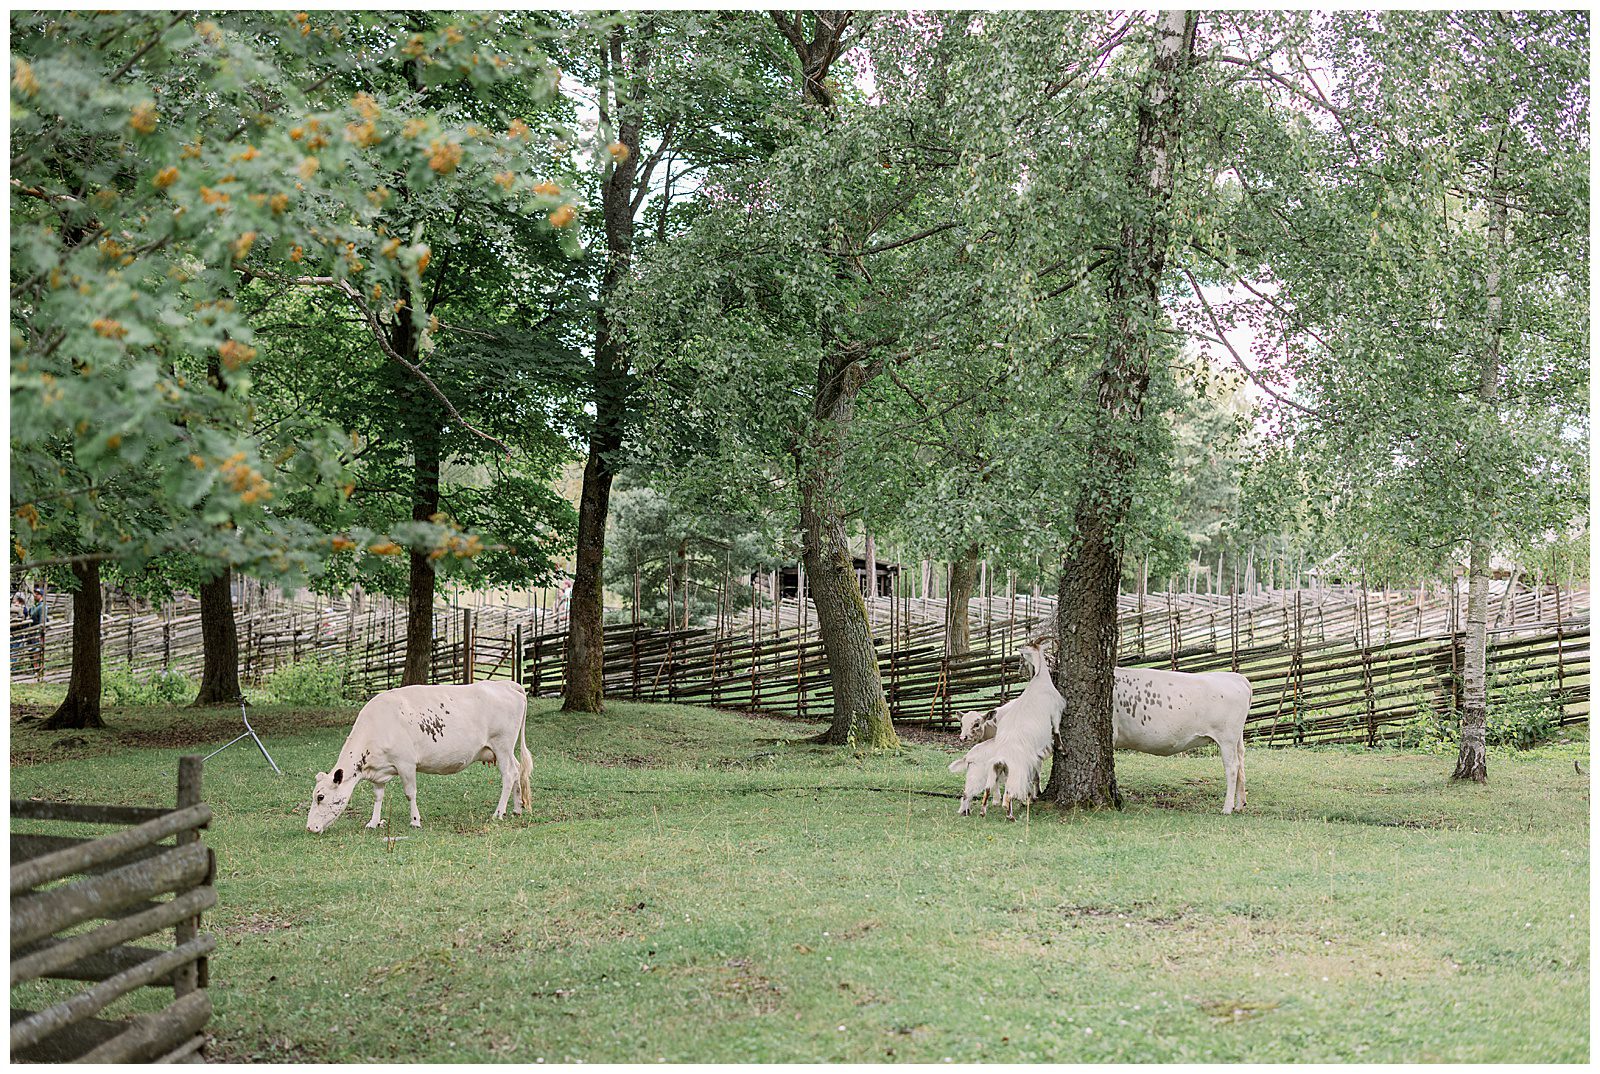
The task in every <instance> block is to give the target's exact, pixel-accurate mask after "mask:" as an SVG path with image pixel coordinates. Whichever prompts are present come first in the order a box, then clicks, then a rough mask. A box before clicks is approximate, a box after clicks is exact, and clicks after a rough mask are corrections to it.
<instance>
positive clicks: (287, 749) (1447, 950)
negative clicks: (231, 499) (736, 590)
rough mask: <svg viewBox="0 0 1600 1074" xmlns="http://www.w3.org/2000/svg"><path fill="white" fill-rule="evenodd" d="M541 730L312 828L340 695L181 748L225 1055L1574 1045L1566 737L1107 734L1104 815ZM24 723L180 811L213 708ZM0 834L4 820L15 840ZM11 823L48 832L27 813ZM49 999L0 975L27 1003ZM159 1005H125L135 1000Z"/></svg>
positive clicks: (1223, 1056) (886, 765)
mask: <svg viewBox="0 0 1600 1074" xmlns="http://www.w3.org/2000/svg"><path fill="white" fill-rule="evenodd" d="M554 708H555V703H554V702H553V701H548V700H544V701H538V702H535V703H534V705H533V706H532V711H531V713H530V718H529V738H530V746H531V748H532V751H533V756H534V771H533V777H532V779H533V787H534V801H535V805H534V809H533V811H532V814H531V815H529V816H524V817H521V818H514V819H509V820H507V821H505V822H499V823H491V822H490V820H489V815H490V813H491V812H492V810H493V807H494V800H495V796H496V794H497V791H498V786H499V782H498V779H499V777H498V775H497V774H496V773H495V771H494V770H493V769H491V768H484V767H474V768H472V769H469V770H468V771H467V772H464V773H461V774H459V775H455V776H422V777H420V779H419V784H420V789H419V792H418V804H419V807H420V809H421V811H422V816H423V823H424V824H425V825H426V827H424V828H423V829H422V830H421V831H413V830H411V829H409V828H407V827H406V804H405V799H404V796H403V795H402V794H401V793H400V792H399V789H398V786H397V785H396V788H395V792H394V793H393V794H391V795H390V796H389V798H390V801H389V802H388V803H387V805H388V817H389V820H390V824H391V825H392V826H393V830H394V834H396V835H401V836H405V837H406V838H404V839H401V840H399V841H397V842H394V843H392V844H386V843H385V842H384V841H383V840H382V839H380V838H379V837H378V836H376V835H375V834H374V833H372V832H368V831H366V830H365V829H364V828H363V827H362V825H363V824H364V823H365V820H366V816H367V815H368V814H369V813H370V811H371V797H370V793H371V792H370V790H367V789H363V790H362V791H361V792H359V793H358V794H357V796H356V800H355V803H354V804H353V806H352V807H351V810H350V812H349V813H348V814H346V816H345V817H343V818H342V819H341V820H340V821H339V822H338V824H336V825H335V826H334V827H333V828H332V829H331V830H330V831H329V832H328V833H326V834H324V835H322V836H312V835H310V834H308V833H307V832H306V831H305V808H306V800H307V798H308V796H309V793H310V790H311V777H312V774H313V773H315V772H316V771H318V770H320V769H324V768H326V767H328V765H329V764H331V763H332V761H333V760H334V759H335V757H336V755H337V753H338V749H339V746H340V744H341V742H342V741H343V738H344V734H345V732H346V730H347V729H348V726H349V722H350V720H351V719H352V718H353V715H354V712H353V710H351V711H338V710H332V711H321V712H296V713H290V712H289V711H288V710H285V709H272V708H266V707H263V708H261V709H258V710H257V711H256V712H254V713H252V721H253V722H254V723H255V725H256V727H257V729H258V730H259V731H261V732H262V733H263V735H264V736H265V737H266V740H267V743H268V746H269V748H271V749H272V751H273V755H274V756H275V757H276V758H277V760H278V763H279V764H280V765H281V766H282V767H283V769H284V772H285V774H284V775H283V776H282V777H281V778H279V777H274V776H273V775H272V773H271V770H270V769H268V768H267V766H266V764H265V762H264V761H263V760H262V759H261V757H260V755H259V754H258V753H256V752H255V751H254V748H253V747H251V746H250V744H249V743H248V741H246V742H245V743H241V744H240V745H237V746H235V747H233V748H232V749H230V750H228V751H227V752H226V753H224V754H222V755H221V756H219V757H217V758H215V759H213V760H212V761H211V762H209V763H208V764H207V768H206V781H205V789H206V799H207V801H209V802H211V803H212V805H213V807H214V808H215V810H216V813H217V819H216V821H215V822H214V824H213V826H212V829H211V831H210V832H209V834H208V835H207V837H206V838H207V842H208V843H209V844H210V845H212V846H213V847H215V848H216V851H217V858H218V879H217V886H218V889H219V893H220V897H221V902H220V905H219V906H218V908H217V909H216V910H215V911H213V912H212V913H211V914H209V915H207V927H208V928H209V929H210V930H211V931H213V932H215V933H216V934H217V935H218V936H219V939H220V948H219V950H218V952H217V954H216V955H215V957H214V959H213V961H212V970H211V982H212V993H213V998H214V1001H215V1003H216V1014H215V1016H214V1018H213V1020H212V1023H211V1029H212V1032H213V1033H214V1034H215V1037H216V1042H215V1044H214V1045H213V1047H212V1052H211V1054H212V1056H213V1058H220V1059H226V1060H234V1061H242V1060H250V1059H264V1060H300V1061H355V1060H365V1061H403V1060H450V1061H491V1060H513V1059H515V1060H521V1061H534V1060H537V1059H543V1060H545V1061H548V1062H558V1061H570V1060H580V1059H581V1060H585V1061H648V1060H656V1059H666V1060H669V1061H690V1060H708V1061H740V1060H769V1061H771V1060H783V1061H830V1060H848V1061H860V1062H874V1061H897V1060H905V1061H932V1062H937V1061H940V1060H943V1059H946V1058H949V1059H953V1060H956V1061H1007V1060H1017V1061H1034V1060H1053V1061H1058V1062H1086V1061H1120V1062H1164V1061H1174V1060H1187V1061H1278V1062H1281V1061H1340V1060H1358V1061H1369V1062H1372V1061H1382V1062H1406V1061H1454V1062H1512V1061H1533V1062H1541V1061H1542V1062H1583V1061H1585V1060H1587V1058H1588V1056H1589V885H1588V875H1589V824H1588V819H1589V782H1588V777H1587V776H1585V775H1579V774H1578V773H1577V772H1576V771H1575V770H1574V761H1575V760H1577V761H1579V762H1581V763H1582V765H1583V767H1584V769H1585V770H1587V769H1588V763H1589V760H1588V743H1587V740H1586V738H1584V739H1581V740H1579V741H1577V742H1574V743H1571V744H1568V745H1564V746H1556V747H1546V748H1542V749H1539V750H1536V751H1532V752H1530V753H1526V754H1520V755H1515V756H1512V755H1507V754H1504V753H1500V752H1496V753H1494V754H1493V755H1492V756H1491V759H1490V766H1491V768H1490V776H1491V779H1492V782H1491V783H1490V784H1489V785H1488V786H1486V787H1476V786H1452V785H1450V784H1449V783H1448V782H1447V780H1446V776H1447V775H1448V773H1449V769H1450V763H1451V758H1449V757H1444V756H1437V755H1434V756H1429V755H1423V754H1412V753H1403V752H1397V751H1377V752H1370V753H1368V752H1362V751H1355V750H1335V749H1323V750H1301V751H1294V750H1265V749H1258V750H1253V751H1251V752H1250V753H1249V754H1248V755H1247V761H1246V770H1247V773H1248V777H1249V794H1250V806H1249V809H1248V811H1247V812H1245V813H1243V814H1241V815H1238V816H1233V817H1224V816H1222V815H1221V814H1220V809H1221V803H1222V769H1221V764H1220V762H1219V760H1218V759H1217V757H1216V756H1215V755H1214V754H1212V755H1198V756H1190V757H1177V758H1156V757H1144V756H1139V755H1134V754H1122V755H1119V758H1118V771H1119V776H1120V780H1121V783H1122V785H1123V788H1124V790H1125V791H1126V792H1127V793H1128V795H1129V805H1128V808H1127V809H1126V810H1125V811H1124V812H1121V813H1107V814H1094V815H1077V814H1071V815H1066V816H1063V815H1062V814H1060V813H1057V812H1054V811H1053V810H1050V809H1044V808H1036V809H1035V810H1034V811H1033V813H1032V816H1031V818H1029V819H1028V820H1027V821H1026V822H1024V821H1023V820H1021V819H1019V820H1018V821H1017V822H1016V823H1014V824H1009V823H1007V822H1006V821H1005V820H1004V819H1003V817H1000V816H998V815H996V814H995V813H994V812H991V814H990V816H989V817H987V818H979V817H976V816H974V817H971V818H959V817H957V816H956V815H955V795H956V794H957V793H959V789H960V777H959V776H956V775H952V774H951V773H949V772H947V771H946V770H945V765H946V764H947V763H948V762H949V760H950V759H951V758H952V755H953V750H954V743H953V742H948V743H945V742H939V743H910V744H908V745H907V746H906V747H905V748H904V749H902V750H901V751H900V752H898V753H896V754H892V755H884V756H873V757H865V758H862V757H855V756H851V755H849V754H848V753H845V752H843V751H840V750H834V749H824V748H821V747H816V746H811V745H807V744H804V743H802V742H800V741H799V740H800V739H801V738H802V737H803V736H804V735H805V734H808V733H810V732H811V730H812V728H811V727H810V726H807V725H801V724H795V723H787V722H781V721H774V720H764V719H747V718H745V717H742V716H738V715H734V714H729V713H723V712H715V711H711V710H706V709H696V708H685V707H676V706H666V705H629V704H623V703H613V704H612V706H611V708H610V711H609V712H608V713H607V714H606V715H605V716H604V717H603V718H599V719H592V718H591V719H579V718H576V717H572V716H563V715H560V714H558V713H557V712H555V711H554ZM107 719H108V722H110V723H112V724H114V725H115V729H114V730H111V731H107V732H76V733H62V732H57V733H53V734H45V733H42V732H39V731H37V730H33V729H29V728H28V727H22V726H18V725H15V724H13V728H12V738H11V751H12V769H11V793H12V796H13V797H26V796H39V797H49V798H58V799H69V800H93V801H102V802H124V803H130V804H141V803H142V804H170V803H171V802H172V799H173V794H174V783H175V779H176V758H177V756H178V755H179V753H182V752H209V751H210V749H212V748H214V747H215V746H216V745H220V744H221V743H222V742H224V741H226V740H227V739H228V738H231V737H232V736H233V735H234V734H235V733H237V729H236V724H237V719H238V717H237V714H231V715H230V714H229V712H228V710H226V709H221V710H217V711H216V712H215V713H213V714H208V715H206V716H203V717H199V716H196V715H194V714H192V713H188V712H183V711H179V710H170V709H118V710H111V711H109V712H108V714H107ZM17 826H18V827H22V825H21V824H20V823H19V824H18V825H17ZM27 828H28V830H40V831H46V830H61V829H60V827H59V826H57V827H55V828H51V827H49V826H47V825H40V824H31V825H28V826H27ZM64 987H66V986H64V985H61V984H58V983H54V982H50V983H42V984H35V985H30V986H25V987H20V988H17V989H13V992H12V1004H13V1006H26V1007H32V1008H33V1009H37V1006H36V1005H37V1004H38V1003H40V1002H42V1001H43V996H42V995H41V993H51V992H59V990H60V989H62V988H64ZM158 1000H159V995H158V994H154V993H153V994H151V995H149V996H145V997H139V998H137V999H136V1000H134V1001H131V1003H130V1002H124V1003H123V1004H120V1005H118V1006H117V1007H113V1008H112V1010H113V1011H119V1010H130V1009H133V1004H137V1005H138V1006H139V1007H140V1008H141V1009H143V1008H147V1007H148V1006H150V1005H151V1004H154V1003H155V1002H157V1001H158Z"/></svg>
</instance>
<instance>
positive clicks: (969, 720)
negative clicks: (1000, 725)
mask: <svg viewBox="0 0 1600 1074" xmlns="http://www.w3.org/2000/svg"><path fill="white" fill-rule="evenodd" d="M993 715H994V709H982V710H980V711H977V712H963V713H962V714H961V734H959V735H957V736H956V738H957V741H960V742H965V741H966V740H967V739H969V738H971V737H973V736H974V735H976V734H977V733H978V731H979V729H980V728H982V727H983V721H984V720H987V719H988V718H989V717H991V716H993Z"/></svg>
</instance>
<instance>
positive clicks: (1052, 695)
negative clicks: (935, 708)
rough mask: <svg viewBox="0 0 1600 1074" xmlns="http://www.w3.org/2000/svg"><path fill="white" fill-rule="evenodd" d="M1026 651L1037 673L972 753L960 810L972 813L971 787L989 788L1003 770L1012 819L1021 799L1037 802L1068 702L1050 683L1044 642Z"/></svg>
mask: <svg viewBox="0 0 1600 1074" xmlns="http://www.w3.org/2000/svg"><path fill="white" fill-rule="evenodd" d="M1022 654H1023V656H1024V658H1026V659H1027V660H1028V661H1029V662H1030V663H1031V664H1032V665H1033V677H1032V678H1030V679H1029V680H1028V685H1027V686H1026V687H1024V688H1023V691H1022V693H1020V694H1018V695H1017V696H1016V697H1014V698H1012V699H1011V700H1010V701H1008V702H1006V703H1005V704H1004V705H1001V706H999V707H998V708H997V709H995V710H994V715H995V721H994V723H995V733H994V738H993V739H990V740H988V741H985V742H980V743H979V744H978V745H977V746H974V747H973V748H972V749H971V750H968V751H967V756H966V758H964V760H965V761H966V762H967V787H968V788H969V792H968V793H967V794H965V795H963V797H962V805H961V808H960V809H959V812H960V813H962V814H966V813H967V812H968V811H969V810H968V808H967V807H968V803H969V802H970V801H971V791H970V789H971V788H972V787H974V786H977V787H982V788H983V789H984V791H985V792H987V791H988V789H989V788H992V787H993V786H994V784H995V782H996V781H997V779H998V778H999V775H1000V773H1002V772H1003V773H1005V785H1004V794H1003V798H1002V801H1003V803H1004V804H1005V806H1006V816H1007V817H1008V818H1010V819H1012V820H1015V819H1016V812H1015V802H1016V801H1017V800H1018V799H1021V801H1022V804H1023V805H1025V806H1026V805H1031V804H1032V802H1033V800H1034V798H1035V797H1036V795H1037V791H1038V788H1039V772H1040V767H1041V765H1042V764H1043V763H1044V758H1045V755H1046V754H1048V753H1049V752H1050V748H1051V746H1052V745H1053V744H1054V742H1055V736H1056V735H1057V734H1058V733H1059V732H1060V730H1061V711H1062V709H1063V708H1065V707H1066V701H1065V699H1063V698H1062V696H1061V694H1060V693H1059V692H1058V691H1057V690H1056V687H1055V683H1053V682H1051V681H1050V668H1049V665H1048V664H1047V663H1046V662H1045V658H1044V651H1043V643H1042V642H1040V641H1035V642H1032V643H1030V644H1028V645H1025V646H1023V647H1022ZM965 722H966V721H965V719H963V723H965ZM981 722H982V721H981V720H980V721H978V723H979V724H981ZM958 763H959V762H958ZM950 767H951V771H957V770H958V769H957V766H956V765H951V766H950ZM973 768H977V769H978V770H979V771H978V773H976V774H975V773H974V772H973V771H972V770H973ZM985 805H987V794H986V797H985Z"/></svg>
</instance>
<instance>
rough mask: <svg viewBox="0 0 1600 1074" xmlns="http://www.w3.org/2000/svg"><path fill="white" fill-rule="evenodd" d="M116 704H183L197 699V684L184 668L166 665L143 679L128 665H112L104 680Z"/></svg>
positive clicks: (102, 683)
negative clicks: (115, 666)
mask: <svg viewBox="0 0 1600 1074" xmlns="http://www.w3.org/2000/svg"><path fill="white" fill-rule="evenodd" d="M100 688H101V690H102V691H103V692H104V695H105V698H106V700H107V701H109V702H110V703H111V704H113V705H182V704H186V703H187V702H189V701H192V700H194V696H195V693H196V687H195V684H194V682H193V681H192V680H191V679H190V678H189V677H188V676H187V675H185V674H184V673H183V672H181V671H173V670H171V669H165V670H162V671H156V672H152V673H151V674H150V675H148V676H146V677H145V678H143V679H141V678H139V677H138V676H136V675H135V674H134V673H133V671H132V669H130V668H127V667H121V668H112V669H110V670H108V671H107V672H105V674H104V676H103V677H102V678H101V680H100Z"/></svg>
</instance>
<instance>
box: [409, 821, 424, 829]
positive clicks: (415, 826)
mask: <svg viewBox="0 0 1600 1074" xmlns="http://www.w3.org/2000/svg"><path fill="white" fill-rule="evenodd" d="M411 826H412V827H413V828H420V827H422V822H421V821H420V820H414V821H412V822H411Z"/></svg>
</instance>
